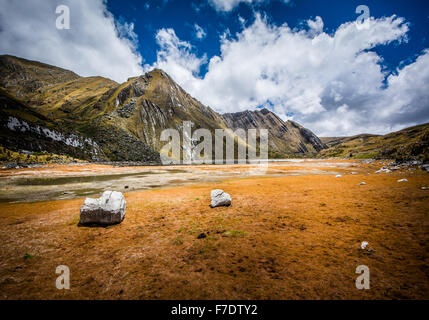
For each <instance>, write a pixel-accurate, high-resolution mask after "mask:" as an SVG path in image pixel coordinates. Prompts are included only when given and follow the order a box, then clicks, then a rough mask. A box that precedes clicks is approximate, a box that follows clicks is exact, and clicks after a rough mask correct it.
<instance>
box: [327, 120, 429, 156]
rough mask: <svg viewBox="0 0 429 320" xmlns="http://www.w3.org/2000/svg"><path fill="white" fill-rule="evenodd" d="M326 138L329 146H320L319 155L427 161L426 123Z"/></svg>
mask: <svg viewBox="0 0 429 320" xmlns="http://www.w3.org/2000/svg"><path fill="white" fill-rule="evenodd" d="M322 140H323V139H322ZM325 142H326V144H327V145H328V146H329V148H328V149H325V150H322V151H321V152H320V153H319V156H320V157H325V158H326V157H340V158H350V157H351V158H359V159H369V158H372V159H396V160H399V161H402V160H421V161H425V162H426V161H429V124H423V125H419V126H415V127H411V128H407V129H404V130H401V131H398V132H393V133H390V134H387V135H384V136H372V135H359V136H354V137H349V138H329V140H328V139H325Z"/></svg>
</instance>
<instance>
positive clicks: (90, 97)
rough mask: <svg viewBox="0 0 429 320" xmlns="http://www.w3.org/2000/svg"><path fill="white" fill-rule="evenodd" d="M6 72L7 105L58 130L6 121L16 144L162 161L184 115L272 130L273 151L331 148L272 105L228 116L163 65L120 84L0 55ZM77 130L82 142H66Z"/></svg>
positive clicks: (202, 122)
mask: <svg viewBox="0 0 429 320" xmlns="http://www.w3.org/2000/svg"><path fill="white" fill-rule="evenodd" d="M0 75H1V80H0V86H1V87H2V88H3V89H2V90H1V91H0V95H1V97H2V99H3V105H4V107H5V108H4V109H5V110H6V109H7V110H9V114H10V112H11V110H14V108H15V107H16V105H20V106H21V107H22V108H21V109H20V110H21V111H20V112H19V114H16V112H15V113H14V117H15V119H16V120H13V121H14V122H13V123H18V122H19V123H20V124H21V125H20V128H24V127H25V125H24V124H23V121H24V120H25V118H26V117H27V116H28V114H30V113H31V114H32V115H33V116H35V117H36V118H37V121H36V122H35V124H34V125H30V123H29V122H28V121H27V124H28V126H29V127H32V128H33V127H34V128H36V127H37V125H39V126H40V125H41V124H49V125H50V126H51V127H52V128H54V127H55V130H56V131H55V132H57V134H50V135H47V136H46V137H42V136H40V135H37V134H38V131H37V129H34V128H33V129H31V130H29V131H28V130H27V131H22V130H20V129H17V128H18V127H14V128H15V130H10V128H9V125H8V123H9V122H8V121H9V120H7V121H6V122H4V121H3V122H4V123H2V126H3V129H2V130H3V131H2V132H3V133H2V134H3V139H2V140H1V141H0V143H1V144H5V147H7V148H12V150H16V149H24V148H25V150H28V149H34V148H35V149H44V148H45V149H46V148H48V147H47V144H49V143H42V142H41V143H40V146H39V147H35V146H34V139H35V140H38V139H40V141H51V142H52V143H53V144H55V143H62V145H64V148H61V149H60V151H61V152H62V153H71V152H74V151H73V150H71V149H70V148H75V149H76V150H78V149H79V148H80V150H81V154H80V155H79V157H80V158H83V159H99V160H113V161H125V160H131V161H151V162H153V161H158V162H159V159H160V157H159V151H160V149H161V148H162V146H163V145H164V144H165V142H161V141H160V136H161V132H162V131H163V130H164V129H177V130H179V131H181V129H182V125H183V121H191V122H192V123H193V130H195V129H199V128H204V129H208V130H209V131H211V132H212V133H214V130H215V129H225V128H231V129H233V130H235V129H237V128H242V129H245V130H247V129H268V130H269V138H270V146H269V154H270V156H271V157H290V156H297V155H298V156H312V155H314V154H315V153H317V151H319V150H320V149H322V148H324V145H323V143H322V142H321V141H320V140H319V139H318V138H317V137H316V136H315V135H314V134H313V133H311V131H309V130H307V129H305V128H303V127H302V126H300V125H298V124H296V123H293V122H290V121H288V122H284V121H282V120H281V119H280V118H278V117H277V116H276V115H275V114H274V113H272V112H270V111H268V110H266V109H264V110H261V111H254V112H250V111H247V112H242V113H236V114H225V115H220V114H218V113H216V112H215V111H213V110H212V109H211V108H209V107H206V106H204V105H203V104H201V103H200V102H199V101H198V100H196V99H194V98H192V97H191V96H190V95H189V94H188V93H186V92H185V91H184V90H183V89H182V88H181V87H180V86H179V85H177V84H176V83H175V82H174V81H173V80H172V79H171V78H170V77H169V76H168V75H167V74H166V73H165V72H164V71H162V70H158V69H155V70H153V71H151V72H149V73H147V74H145V75H142V76H140V77H135V78H130V79H129V80H128V81H127V82H125V83H123V84H118V83H116V82H114V81H112V80H109V79H105V78H102V77H88V78H83V77H79V76H78V75H76V74H74V73H73V72H70V71H67V70H63V69H60V68H56V67H52V66H49V65H46V64H42V63H39V62H33V61H27V60H24V59H20V58H16V57H10V56H0ZM33 120H34V119H33ZM23 126H24V127H23ZM35 130H36V131H35ZM52 130H53V129H52ZM18 132H19V135H18ZM41 132H44V131H43V130H42V131H41ZM60 132H61V133H60ZM34 134H35V136H33V137H32V138H31V139H30V136H31V135H34ZM18 136H19V137H20V138H19V140H20V142H19V143H18V141H17V139H16V137H18ZM34 137H37V138H34ZM54 137H55V138H54ZM59 137H64V138H61V139H60V138H59ZM69 137H76V139H77V140H79V141H81V142H80V143H77V142H76V143H74V145H72V146H68V147H65V146H66V145H67V142H68V141H70V139H71V138H70V139H69ZM82 139H83V140H82ZM85 139H87V140H85ZM30 140H32V141H33V142H32V143H30V142H29V141H30ZM54 141H56V142H55V143H54ZM85 141H86V142H85ZM69 147H70V148H69ZM82 153H84V154H82Z"/></svg>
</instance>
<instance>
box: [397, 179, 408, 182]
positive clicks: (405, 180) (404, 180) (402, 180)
mask: <svg viewBox="0 0 429 320" xmlns="http://www.w3.org/2000/svg"><path fill="white" fill-rule="evenodd" d="M398 182H408V180H407V179H401V180H398Z"/></svg>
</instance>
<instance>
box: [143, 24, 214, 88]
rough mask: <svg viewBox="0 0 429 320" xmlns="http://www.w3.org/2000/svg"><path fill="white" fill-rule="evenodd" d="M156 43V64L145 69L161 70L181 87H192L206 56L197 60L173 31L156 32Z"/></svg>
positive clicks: (190, 49) (188, 47) (186, 44)
mask: <svg viewBox="0 0 429 320" xmlns="http://www.w3.org/2000/svg"><path fill="white" fill-rule="evenodd" d="M156 41H157V43H158V45H159V46H160V48H161V50H159V51H158V54H157V62H156V63H155V64H154V65H153V66H147V65H146V66H145V69H146V70H148V69H150V68H151V67H154V68H159V69H162V70H164V71H165V72H167V73H168V74H170V75H174V76H175V78H176V79H180V84H181V85H182V86H184V87H192V86H193V84H194V83H195V79H196V75H197V74H198V72H199V70H200V67H201V65H203V64H204V63H206V62H207V58H206V56H205V55H204V56H203V57H202V58H198V57H197V56H196V55H195V54H194V53H192V49H193V48H192V46H191V45H190V44H189V43H188V42H186V41H181V40H180V39H179V38H178V37H177V35H176V33H175V32H174V30H173V29H160V30H158V32H157V34H156Z"/></svg>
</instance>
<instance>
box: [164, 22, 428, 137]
mask: <svg viewBox="0 0 429 320" xmlns="http://www.w3.org/2000/svg"><path fill="white" fill-rule="evenodd" d="M407 32H408V24H407V23H405V21H404V20H403V19H402V18H399V17H396V16H392V17H384V18H380V19H374V18H372V19H371V21H370V28H369V29H361V30H358V28H357V27H356V24H355V23H354V22H348V23H344V24H343V25H341V26H340V27H339V28H338V29H337V30H336V31H335V33H334V34H327V33H325V32H323V20H322V19H321V18H320V17H316V18H315V19H314V20H309V21H308V23H307V26H306V27H305V28H299V29H291V28H289V27H288V26H287V25H286V24H284V25H281V26H276V25H272V24H270V23H268V22H267V21H266V19H264V18H262V17H261V16H260V15H256V19H255V21H254V23H253V24H252V25H250V26H248V27H247V28H245V27H244V29H243V30H242V31H241V32H240V33H239V34H236V35H235V36H233V37H231V36H230V35H228V33H226V34H225V35H222V36H221V38H220V41H221V50H220V51H221V54H220V55H219V56H214V57H212V58H211V59H210V61H209V62H208V72H207V73H206V74H205V76H204V77H199V76H198V73H199V70H200V68H201V66H202V65H203V64H204V63H205V57H202V58H199V57H198V56H196V55H195V54H192V53H191V46H190V44H189V43H187V42H183V41H180V40H179V39H178V38H177V37H176V35H175V34H174V31H173V30H171V29H169V32H168V34H169V35H170V36H169V37H170V38H173V39H174V40H173V39H171V40H170V41H169V42H168V43H169V46H167V47H166V46H165V45H162V43H163V42H162V41H159V42H160V44H161V50H160V51H159V52H158V57H159V58H161V59H158V62H157V63H156V66H157V67H161V68H163V69H164V70H165V71H166V72H168V73H169V74H170V75H171V76H172V77H173V78H174V79H175V80H176V81H178V82H179V84H181V85H182V86H183V87H184V88H185V89H186V90H187V91H188V92H190V94H192V95H193V96H195V97H196V98H197V99H199V100H200V101H202V102H203V103H204V104H206V105H209V106H211V107H214V108H215V109H216V110H217V111H219V112H236V111H242V110H246V109H255V108H257V107H259V106H263V105H269V106H272V109H273V111H275V112H276V113H277V114H279V115H280V116H281V117H282V118H284V119H287V118H290V116H288V114H289V115H290V114H291V113H293V114H294V116H293V119H294V120H296V121H298V122H301V123H302V124H303V125H305V126H307V127H308V128H310V129H312V130H314V131H315V132H316V133H318V134H319V135H322V136H323V135H328V136H331V135H335V136H337V135H350V134H357V133H362V132H373V133H386V132H389V131H391V130H395V129H400V128H402V127H405V126H408V125H413V124H417V123H421V122H422V121H429V108H428V106H429V63H428V62H429V51H425V52H424V53H422V55H421V56H420V57H419V58H418V59H417V61H416V62H415V63H413V64H411V65H409V66H407V67H405V68H403V69H402V70H398V75H392V76H390V77H389V78H388V81H387V84H388V87H387V89H386V88H384V80H385V76H386V75H385V74H384V72H383V70H382V67H381V64H382V62H383V59H382V57H380V56H379V55H377V54H376V53H375V51H374V50H373V49H374V48H375V47H376V46H379V45H387V44H389V43H391V42H393V41H398V42H401V41H407ZM159 40H160V39H159ZM392 50H394V49H392Z"/></svg>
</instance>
